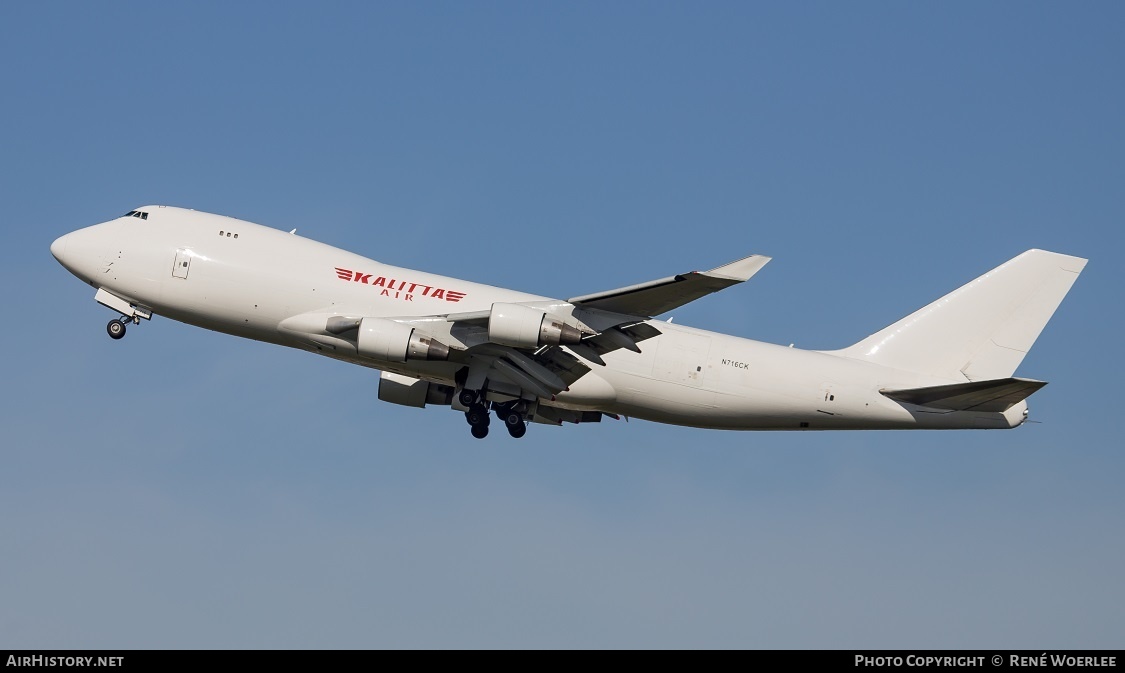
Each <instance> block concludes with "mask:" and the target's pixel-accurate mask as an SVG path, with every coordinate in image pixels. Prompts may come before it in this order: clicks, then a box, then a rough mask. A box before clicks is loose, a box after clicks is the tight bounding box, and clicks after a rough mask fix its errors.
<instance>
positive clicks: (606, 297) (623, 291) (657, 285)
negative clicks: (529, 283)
mask: <svg viewBox="0 0 1125 673" xmlns="http://www.w3.org/2000/svg"><path fill="white" fill-rule="evenodd" d="M768 261H770V258H769V257H765V256H763V255H751V256H749V257H744V258H743V259H740V260H738V261H736V262H731V263H730V264H725V265H723V266H720V267H718V268H715V269H711V270H710V271H692V272H691V273H682V274H679V275H677V276H671V277H669V278H661V279H660V280H651V281H649V282H647V283H641V284H639V285H630V286H629V287H623V288H620V289H617V290H610V291H608V292H598V293H596V294H588V295H585V296H582V297H574V298H573V299H570V300H568V301H570V303H571V304H574V305H575V306H581V307H582V308H596V309H600V310H602V311H610V312H613V313H623V314H625V315H635V316H642V317H651V316H655V315H660V314H661V313H666V312H668V311H671V310H672V309H674V308H678V307H680V306H683V305H684V304H687V303H688V302H692V301H695V300H696V299H699V298H700V297H704V296H707V295H709V294H711V293H712V292H718V291H719V290H722V289H724V288H728V287H730V286H731V285H737V284H738V283H742V282H745V281H746V280H749V278H750V277H751V276H753V275H754V274H756V273H758V271H760V270H761V269H762V267H763V266H765V265H766V262H768Z"/></svg>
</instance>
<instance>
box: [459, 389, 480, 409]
mask: <svg viewBox="0 0 1125 673" xmlns="http://www.w3.org/2000/svg"><path fill="white" fill-rule="evenodd" d="M457 401H458V402H460V403H461V404H462V405H463V406H466V407H471V406H473V403H475V402H476V401H477V394H476V393H474V392H473V391H471V390H465V389H464V388H462V389H461V392H460V393H458V394H457Z"/></svg>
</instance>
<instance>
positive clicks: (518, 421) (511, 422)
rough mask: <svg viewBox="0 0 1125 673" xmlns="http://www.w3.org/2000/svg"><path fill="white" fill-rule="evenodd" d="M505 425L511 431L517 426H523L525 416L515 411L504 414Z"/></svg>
mask: <svg viewBox="0 0 1125 673" xmlns="http://www.w3.org/2000/svg"><path fill="white" fill-rule="evenodd" d="M504 425H506V426H508V428H509V429H511V428H514V427H516V426H517V425H523V416H520V415H519V414H517V413H516V412H514V411H509V412H508V413H506V414H504Z"/></svg>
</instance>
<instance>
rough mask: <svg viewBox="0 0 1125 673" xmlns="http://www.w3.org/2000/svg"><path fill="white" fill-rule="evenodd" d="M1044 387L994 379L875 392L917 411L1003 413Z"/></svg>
mask: <svg viewBox="0 0 1125 673" xmlns="http://www.w3.org/2000/svg"><path fill="white" fill-rule="evenodd" d="M1045 385H1047V382H1046V381H1033V380H1032V379H995V380H992V381H970V382H967V383H954V384H951V385H947V386H929V387H927V388H906V389H903V390H880V391H879V392H881V393H883V394H884V395H886V396H887V397H889V398H891V399H892V400H897V401H899V402H906V403H907V404H916V405H918V406H920V407H933V408H935V409H949V410H950V411H996V412H1000V413H1003V412H1005V411H1007V410H1008V409H1011V408H1012V406H1013V405H1015V404H1018V403H1019V402H1022V401H1023V400H1025V399H1027V398H1028V397H1029V396H1030V395H1031V394H1032V393H1034V392H1035V391H1036V390H1039V389H1040V388H1042V387H1043V386H1045Z"/></svg>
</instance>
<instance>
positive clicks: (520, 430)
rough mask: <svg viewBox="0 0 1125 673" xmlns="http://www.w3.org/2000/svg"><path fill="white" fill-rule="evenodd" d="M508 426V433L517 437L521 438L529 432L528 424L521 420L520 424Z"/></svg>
mask: <svg viewBox="0 0 1125 673" xmlns="http://www.w3.org/2000/svg"><path fill="white" fill-rule="evenodd" d="M507 427H508V434H509V435H511V436H512V437H515V438H516V439H519V438H520V437H523V436H524V435H526V434H527V426H526V425H524V423H523V421H520V422H519V425H508V426H507Z"/></svg>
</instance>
